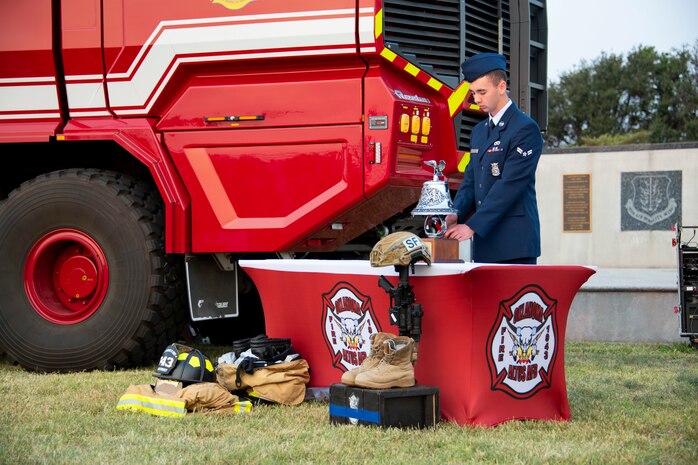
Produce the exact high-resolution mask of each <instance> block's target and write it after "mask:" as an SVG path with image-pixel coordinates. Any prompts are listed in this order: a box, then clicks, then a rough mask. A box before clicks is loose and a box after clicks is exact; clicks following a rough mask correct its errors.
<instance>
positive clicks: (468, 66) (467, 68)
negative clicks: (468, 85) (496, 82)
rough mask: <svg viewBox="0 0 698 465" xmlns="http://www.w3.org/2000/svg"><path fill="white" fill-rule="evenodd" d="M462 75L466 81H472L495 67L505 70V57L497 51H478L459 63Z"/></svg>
mask: <svg viewBox="0 0 698 465" xmlns="http://www.w3.org/2000/svg"><path fill="white" fill-rule="evenodd" d="M460 67H461V69H462V70H463V76H464V77H465V80H466V81H468V82H473V81H474V80H475V79H477V78H479V77H480V76H482V75H483V74H487V73H489V72H490V71H493V70H495V69H501V70H503V71H506V70H507V59H506V58H505V57H504V55H501V54H499V53H478V54H476V55H473V56H471V57H470V58H468V59H467V60H465V61H464V62H463V63H461V65H460Z"/></svg>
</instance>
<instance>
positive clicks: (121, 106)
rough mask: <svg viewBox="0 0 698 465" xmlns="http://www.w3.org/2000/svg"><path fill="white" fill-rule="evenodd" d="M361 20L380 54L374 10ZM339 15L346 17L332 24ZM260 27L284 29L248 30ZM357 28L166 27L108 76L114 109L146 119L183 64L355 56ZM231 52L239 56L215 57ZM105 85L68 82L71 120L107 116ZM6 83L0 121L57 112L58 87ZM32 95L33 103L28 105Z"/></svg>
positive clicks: (367, 46)
mask: <svg viewBox="0 0 698 465" xmlns="http://www.w3.org/2000/svg"><path fill="white" fill-rule="evenodd" d="M359 13H360V17H359V41H360V47H361V51H362V52H372V51H375V50H376V48H375V40H374V37H373V9H372V8H362V9H361V10H360V11H359ZM338 15H345V17H330V16H338ZM290 18H301V19H290ZM303 18H306V19H303ZM307 18H312V19H307ZM260 19H265V20H268V21H271V20H276V19H280V20H281V21H273V22H265V23H249V24H247V23H245V21H259V20H260ZM289 19H290V20H289ZM354 27H355V24H354V10H351V9H345V10H327V11H324V12H313V13H312V14H310V15H309V14H308V13H290V14H274V15H251V16H245V17H238V18H232V19H231V18H216V19H209V20H188V21H168V22H163V23H161V24H160V25H158V28H157V29H156V30H155V31H154V32H153V34H151V37H150V38H149V39H148V40H147V41H146V43H145V44H144V45H143V46H142V47H141V51H140V52H139V53H138V54H137V56H136V58H135V59H134V62H133V63H132V64H131V66H130V68H129V70H128V71H127V72H126V73H114V74H109V75H108V76H107V80H108V82H109V83H108V85H109V99H110V103H111V104H112V107H113V108H114V109H115V112H116V113H117V114H128V115H141V114H145V113H146V112H147V111H148V110H149V109H150V108H151V107H152V105H153V104H154V101H155V99H156V98H157V96H158V95H159V94H160V93H161V92H162V90H163V89H164V87H165V86H166V85H167V83H168V82H169V80H170V78H171V77H172V75H173V74H174V72H175V70H176V69H177V68H178V67H179V66H180V65H181V64H182V63H199V62H207V61H217V62H219V61H226V60H231V61H232V60H241V59H246V58H257V57H265V58H269V57H288V56H317V55H327V54H345V53H355V51H356V48H355V47H356V46H355V37H354ZM229 50H233V51H234V53H229V54H225V55H217V54H220V53H223V52H226V51H229ZM163 75H164V78H163ZM100 79H101V77H100V76H84V75H81V76H67V77H66V82H67V87H68V89H67V91H68V101H69V102H70V105H71V114H73V115H74V116H78V115H82V116H86V115H88V114H89V115H90V116H97V115H107V112H106V110H105V107H106V103H105V100H104V92H103V89H102V84H101V82H100ZM3 81H4V82H0V119H10V118H29V117H31V116H32V115H30V114H28V113H27V111H26V110H27V102H31V105H32V106H31V107H30V108H29V110H30V111H40V112H42V114H41V115H40V116H43V117H45V116H46V112H47V111H57V109H58V101H57V97H56V91H55V87H54V85H33V84H32V82H36V81H37V79H36V78H32V79H11V80H10V79H5V80H3ZM38 81H39V82H51V81H53V79H52V78H45V79H44V78H39V79H38ZM78 81H79V82H78ZM90 81H91V82H90ZM29 95H30V96H31V97H32V98H27V96H29ZM10 112H11V113H10ZM34 116H39V115H34Z"/></svg>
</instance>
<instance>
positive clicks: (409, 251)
mask: <svg viewBox="0 0 698 465" xmlns="http://www.w3.org/2000/svg"><path fill="white" fill-rule="evenodd" d="M417 260H424V261H425V262H427V264H431V253H430V252H429V249H428V248H427V246H426V245H425V244H424V242H422V240H421V239H420V238H419V237H417V236H416V235H415V234H412V233H411V232H407V231H398V232H394V233H392V234H388V235H387V236H385V237H384V238H383V239H381V240H380V241H378V243H377V244H376V245H375V246H373V250H371V266H388V265H410V264H411V263H414V262H416V261H417Z"/></svg>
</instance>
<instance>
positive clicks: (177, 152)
mask: <svg viewBox="0 0 698 465" xmlns="http://www.w3.org/2000/svg"><path fill="white" fill-rule="evenodd" d="M0 30H2V34H0V143H1V144H2V148H1V150H2V154H3V156H4V158H5V160H6V163H7V164H8V169H7V170H3V171H2V173H0V302H2V303H1V304H0V351H2V352H4V353H5V354H6V357H7V359H8V360H10V361H11V362H14V363H18V364H19V365H21V366H22V367H24V368H26V369H28V370H36V371H75V370H89V369H107V368H114V367H130V366H141V365H143V364H147V363H150V362H152V361H153V360H154V359H155V358H156V357H157V356H158V355H160V353H161V351H162V348H163V347H165V346H166V345H167V344H168V343H170V342H172V341H174V340H177V339H179V338H180V337H181V336H182V334H185V332H184V328H185V327H186V326H187V325H189V329H190V333H191V331H194V332H196V331H198V333H200V334H204V335H206V334H205V333H206V332H210V334H211V335H214V334H215V335H216V337H218V336H220V337H223V335H225V337H227V338H229V340H232V338H235V337H241V336H245V333H246V335H247V336H250V335H255V334H258V333H259V332H262V331H263V330H264V317H263V312H262V309H261V306H260V305H259V300H258V297H256V298H255V295H256V290H255V289H254V286H253V284H252V283H251V281H250V280H249V279H248V278H247V277H246V275H245V274H244V272H243V271H242V270H240V269H238V266H237V261H238V260H239V259H241V258H275V257H284V258H295V259H303V258H307V257H313V258H323V257H327V258H345V257H353V258H360V257H366V256H367V253H368V252H370V249H371V247H372V245H374V244H375V242H376V241H377V240H378V238H379V237H380V235H381V234H385V233H386V232H392V231H395V230H398V229H401V228H408V227H412V226H413V225H414V222H411V218H410V211H411V209H412V208H413V207H414V205H415V204H416V202H417V200H418V197H419V194H420V190H421V187H422V184H423V182H424V181H426V180H429V179H431V176H432V175H433V172H432V171H431V169H430V168H429V167H428V166H425V165H424V162H425V161H427V160H445V161H446V164H447V168H446V169H447V171H446V174H447V175H449V176H450V179H451V180H452V182H453V184H454V186H453V187H454V188H455V187H457V182H458V176H459V171H458V169H460V171H462V169H463V164H464V163H466V162H467V150H468V134H469V133H470V128H471V127H472V125H473V124H474V123H475V122H477V121H478V120H479V119H481V117H482V114H481V113H479V112H478V111H477V110H478V109H477V107H475V106H474V105H470V104H469V103H468V99H469V96H468V93H467V91H468V84H467V83H461V80H462V78H461V74H460V67H459V65H460V62H461V61H462V59H463V57H465V56H470V55H472V54H474V53H477V52H483V51H500V52H502V53H504V54H505V55H506V56H507V58H508V60H509V65H510V69H511V79H510V81H511V82H510V84H511V95H512V97H513V98H514V99H515V101H516V102H517V104H518V105H519V106H520V107H521V108H522V109H524V111H527V112H528V113H530V114H531V115H532V116H534V118H536V119H537V120H538V121H539V123H540V124H541V127H545V117H546V111H545V109H546V105H547V104H546V102H545V75H546V73H545V66H546V59H545V53H546V51H545V47H546V37H547V33H546V22H545V2H544V1H534V0H530V1H529V0H525V1H523V0H500V1H491V0H480V1H468V0H466V1H464V0H439V1H435V2H423V1H421V2H420V1H403V0H401V1H391V0H386V1H379V0H334V1H326V0H303V1H288V0H283V1H282V0H187V1H184V0H182V1H179V0H177V1H171V0H170V1H164V0H150V1H147V2H143V1H140V0H119V1H116V0H63V1H61V0H38V1H33V2H21V1H6V2H2V4H1V5H0ZM464 101H465V102H466V103H465V105H463V102H464ZM459 165H460V166H459ZM10 167H11V168H10ZM289 297H291V296H289ZM290 300H292V299H290ZM289 311H293V309H292V308H290V309H289ZM216 328H225V331H224V332H220V331H219V333H221V334H216ZM220 342H225V341H223V340H221V341H220Z"/></svg>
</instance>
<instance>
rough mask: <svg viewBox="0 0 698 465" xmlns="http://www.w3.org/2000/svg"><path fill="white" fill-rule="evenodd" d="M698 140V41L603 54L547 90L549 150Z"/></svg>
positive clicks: (566, 75)
mask: <svg viewBox="0 0 698 465" xmlns="http://www.w3.org/2000/svg"><path fill="white" fill-rule="evenodd" d="M695 140H698V41H696V43H695V45H694V46H693V49H692V50H689V49H688V48H687V47H686V46H684V47H683V48H682V49H675V50H674V51H673V52H672V53H658V52H657V51H656V50H655V49H654V47H644V46H639V47H637V48H635V49H633V50H632V51H631V52H630V53H629V54H628V56H627V58H625V57H624V56H623V54H619V55H614V54H606V53H602V54H601V56H600V57H599V58H597V59H596V60H594V61H592V62H591V63H588V62H586V61H582V63H581V66H580V67H579V69H575V70H574V71H571V72H568V73H563V74H562V75H561V77H560V82H552V83H551V84H550V86H549V88H548V146H551V147H558V146H569V145H597V144H599V143H603V144H623V143H647V142H679V141H695Z"/></svg>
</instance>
